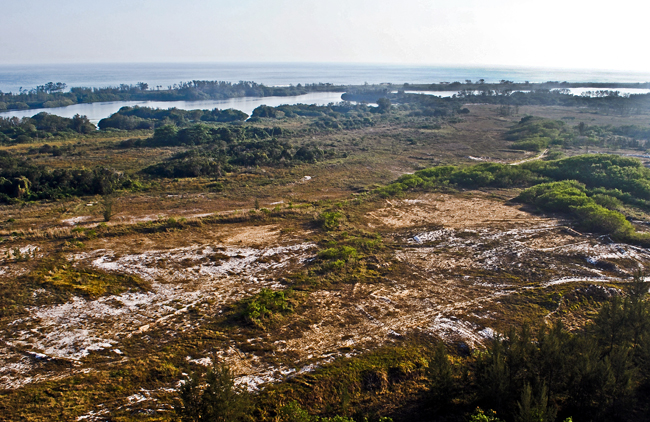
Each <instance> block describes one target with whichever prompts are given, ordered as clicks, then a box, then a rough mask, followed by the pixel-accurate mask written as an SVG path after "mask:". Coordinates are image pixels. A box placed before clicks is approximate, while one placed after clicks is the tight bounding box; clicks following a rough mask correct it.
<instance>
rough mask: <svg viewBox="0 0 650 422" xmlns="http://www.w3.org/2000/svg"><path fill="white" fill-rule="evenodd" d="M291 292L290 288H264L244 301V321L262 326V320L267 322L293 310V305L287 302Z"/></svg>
mask: <svg viewBox="0 0 650 422" xmlns="http://www.w3.org/2000/svg"><path fill="white" fill-rule="evenodd" d="M292 294H293V292H292V291H291V290H289V291H282V290H279V291H273V290H270V289H266V288H264V289H262V290H260V292H259V293H258V294H256V295H255V296H253V297H252V298H250V299H249V300H247V301H246V302H247V303H246V307H245V308H244V310H243V312H242V317H243V318H244V319H245V320H246V321H248V322H250V323H252V324H254V325H257V326H258V327H261V328H264V322H268V321H270V320H271V319H273V318H274V317H276V316H279V315H285V314H289V313H291V312H293V306H292V305H291V303H290V302H289V298H290V297H291V296H292Z"/></svg>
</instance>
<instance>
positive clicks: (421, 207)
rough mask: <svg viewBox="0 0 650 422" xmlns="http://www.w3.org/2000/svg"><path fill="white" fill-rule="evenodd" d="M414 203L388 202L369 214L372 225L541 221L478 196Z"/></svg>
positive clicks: (424, 199) (423, 199) (425, 197)
mask: <svg viewBox="0 0 650 422" xmlns="http://www.w3.org/2000/svg"><path fill="white" fill-rule="evenodd" d="M417 200H418V202H417V203H415V204H414V203H413V200H410V201H409V200H399V199H391V200H387V201H386V202H387V205H388V206H387V207H385V208H382V209H379V210H377V211H373V212H370V213H368V214H367V215H366V216H367V217H368V219H369V220H370V224H371V225H376V224H379V225H383V226H386V227H390V228H395V229H399V228H405V227H424V226H441V227H444V228H453V229H461V228H472V227H490V226H492V227H494V226H503V225H504V224H507V225H514V224H517V225H522V224H523V225H534V224H539V222H541V221H543V220H544V219H542V218H539V217H534V216H532V215H530V214H529V213H527V212H524V211H521V210H519V209H517V208H516V207H513V206H508V205H504V204H503V203H501V202H497V201H492V200H489V199H486V198H485V197H483V196H481V195H480V194H476V197H474V198H464V197H458V196H452V195H447V194H434V193H432V194H425V195H422V196H420V197H419V198H418V199H417Z"/></svg>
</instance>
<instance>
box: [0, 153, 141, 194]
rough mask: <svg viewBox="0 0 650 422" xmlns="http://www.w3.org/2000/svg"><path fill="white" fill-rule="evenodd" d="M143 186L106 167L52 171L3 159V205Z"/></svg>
mask: <svg viewBox="0 0 650 422" xmlns="http://www.w3.org/2000/svg"><path fill="white" fill-rule="evenodd" d="M139 186H140V185H139V184H138V182H136V181H134V180H133V179H131V178H130V177H128V176H127V175H125V174H123V173H120V172H117V171H114V170H112V169H109V168H105V167H97V168H94V169H85V168H79V169H50V168H47V167H45V166H42V165H33V164H30V163H28V162H27V161H25V160H24V159H20V158H16V157H12V156H9V155H8V154H4V155H0V202H12V201H15V200H24V201H33V200H38V199H56V198H62V197H66V196H71V195H79V196H81V195H98V194H99V195H106V194H110V193H112V192H114V191H115V190H118V189H138V188H139Z"/></svg>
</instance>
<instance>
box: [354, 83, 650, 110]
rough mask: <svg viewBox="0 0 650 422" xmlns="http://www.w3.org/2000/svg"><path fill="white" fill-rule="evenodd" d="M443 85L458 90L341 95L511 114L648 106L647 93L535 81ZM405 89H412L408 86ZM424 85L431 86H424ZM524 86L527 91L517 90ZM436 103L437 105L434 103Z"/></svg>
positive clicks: (366, 90)
mask: <svg viewBox="0 0 650 422" xmlns="http://www.w3.org/2000/svg"><path fill="white" fill-rule="evenodd" d="M450 86H451V84H450V85H446V86H445V87H446V89H445V90H446V91H449V90H457V91H458V94H456V95H454V96H453V97H447V98H440V97H437V96H433V95H426V94H419V93H418V94H415V93H407V92H405V90H398V91H397V92H395V91H393V90H394V87H384V86H374V85H373V86H367V87H365V86H364V87H351V89H349V90H348V91H347V92H346V93H345V94H343V96H342V98H343V99H344V100H347V101H365V102H377V101H378V100H379V99H381V98H387V99H389V100H390V101H392V102H393V103H399V104H419V105H428V107H429V108H439V109H441V110H444V109H446V110H461V109H462V106H463V105H464V104H495V105H501V106H503V107H504V108H503V110H502V112H503V113H504V114H506V115H509V114H511V112H512V110H511V109H510V107H518V106H524V105H532V106H540V105H543V106H562V107H585V108H590V109H594V110H600V111H605V112H614V113H619V114H634V113H639V112H645V111H647V110H648V109H650V94H636V95H630V96H625V95H620V93H619V92H618V91H611V90H605V91H599V92H598V93H597V95H594V96H587V95H571V94H570V93H569V92H568V91H564V90H562V89H552V90H550V89H543V88H539V87H537V86H536V85H535V84H530V85H529V86H528V87H525V86H524V87H518V86H517V85H515V84H512V85H510V84H494V85H491V84H480V85H479V86H478V87H477V86H476V85H473V84H470V85H460V84H459V85H455V86H454V87H455V88H456V89H450V88H449V87H450ZM408 89H412V88H411V87H408ZM426 89H431V88H430V86H427V88H426ZM516 89H524V90H526V92H522V91H516ZM434 105H437V107H434Z"/></svg>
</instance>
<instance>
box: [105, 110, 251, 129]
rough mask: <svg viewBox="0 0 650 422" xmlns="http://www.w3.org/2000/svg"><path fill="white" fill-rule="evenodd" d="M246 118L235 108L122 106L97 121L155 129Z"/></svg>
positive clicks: (119, 126)
mask: <svg viewBox="0 0 650 422" xmlns="http://www.w3.org/2000/svg"><path fill="white" fill-rule="evenodd" d="M246 119H248V114H246V113H244V112H242V111H239V110H235V109H232V108H230V109H227V110H219V109H218V108H215V109H213V110H181V109H178V108H169V109H166V110H163V109H158V108H156V109H153V108H149V107H139V106H135V107H122V108H121V109H119V111H118V112H117V113H113V114H112V115H111V116H109V117H107V118H105V119H102V120H100V121H99V124H98V126H99V128H100V129H121V130H136V129H155V128H157V127H160V126H165V125H174V126H180V127H182V126H188V125H190V124H191V123H192V122H219V123H227V122H238V121H244V120H246Z"/></svg>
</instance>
